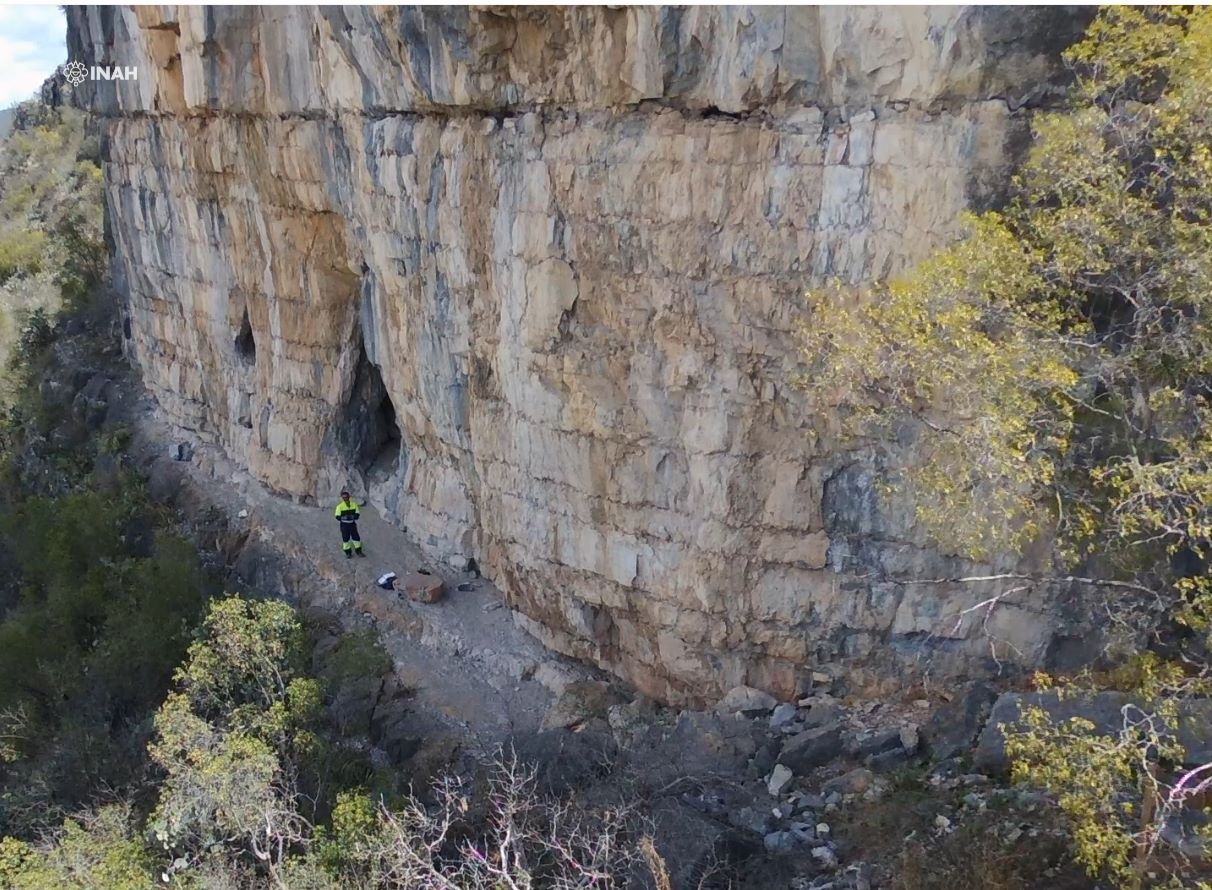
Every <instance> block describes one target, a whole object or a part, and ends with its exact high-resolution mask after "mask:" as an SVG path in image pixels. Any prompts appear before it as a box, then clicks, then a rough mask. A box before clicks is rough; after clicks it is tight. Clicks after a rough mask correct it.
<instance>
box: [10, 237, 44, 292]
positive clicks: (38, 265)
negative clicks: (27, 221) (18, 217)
mask: <svg viewBox="0 0 1212 890" xmlns="http://www.w3.org/2000/svg"><path fill="white" fill-rule="evenodd" d="M46 240H47V239H46V232H43V231H42V230H40V229H10V230H8V231H3V232H0V284H4V283H5V282H7V281H8V280H9V279H10V278H13V277H14V276H17V275H33V274H35V273H36V272H39V271H41V269H42V266H43V260H44V258H45V256H46Z"/></svg>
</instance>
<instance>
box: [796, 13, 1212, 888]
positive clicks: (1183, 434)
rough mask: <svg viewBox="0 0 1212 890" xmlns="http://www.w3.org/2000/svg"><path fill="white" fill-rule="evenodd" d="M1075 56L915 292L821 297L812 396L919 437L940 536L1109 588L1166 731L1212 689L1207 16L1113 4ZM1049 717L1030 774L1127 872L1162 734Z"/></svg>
mask: <svg viewBox="0 0 1212 890" xmlns="http://www.w3.org/2000/svg"><path fill="white" fill-rule="evenodd" d="M1066 59H1067V61H1068V63H1069V64H1070V66H1071V68H1072V71H1073V75H1074V83H1073V87H1072V90H1071V101H1070V103H1069V107H1067V108H1065V109H1063V110H1061V111H1056V112H1049V113H1042V114H1039V115H1037V116H1036V118H1035V119H1034V122H1033V129H1034V136H1035V139H1034V143H1033V145H1032V147H1031V150H1030V153H1029V155H1028V157H1027V158H1026V160H1025V162H1024V164H1023V166H1022V168H1021V171H1020V172H1019V174H1018V175H1017V176H1016V177H1015V178H1014V181H1013V184H1012V195H1011V198H1010V200H1009V201H1008V203H1007V205H1006V206H1005V207H1004V209H1002V210H1000V211H996V212H987V213H983V214H980V215H976V216H972V217H969V218H968V219H967V221H966V225H967V233H966V234H965V235H964V237H962V238H961V239H960V240H959V241H958V242H957V243H955V244H954V245H952V246H951V247H949V248H947V249H945V250H942V251H940V252H939V253H938V254H936V255H935V256H934V257H932V258H930V259H929V260H928V261H927V262H925V263H923V264H922V265H921V266H920V267H919V268H917V269H916V270H914V271H913V272H912V273H910V274H909V275H907V276H905V277H903V278H900V279H897V280H895V281H890V282H886V283H881V284H878V285H877V286H875V287H873V288H871V289H870V290H868V291H866V292H864V293H861V294H851V293H846V292H844V291H843V290H842V289H841V288H833V289H830V290H826V291H822V292H819V293H813V294H810V295H809V302H810V306H811V317H810V318H809V320H808V322H807V323H806V324H805V326H804V329H803V346H804V354H805V356H806V358H807V359H808V361H809V362H810V363H811V364H812V371H811V372H810V374H809V375H808V376H807V378H806V380H805V386H806V387H807V389H808V390H809V391H810V392H811V393H812V395H813V396H814V398H815V399H816V400H817V401H818V402H819V403H821V404H822V405H830V404H831V405H834V406H836V408H837V410H838V411H839V412H840V414H841V415H842V417H843V426H844V431H845V432H846V433H847V434H848V435H850V436H853V437H859V438H864V439H868V440H876V439H881V438H887V436H888V435H889V434H890V433H896V434H897V435H898V436H900V437H901V439H902V441H904V440H906V439H909V440H913V441H915V442H916V448H917V453H918V460H917V462H916V464H915V466H913V467H912V468H907V469H905V470H903V471H902V472H900V473H899V475H898V476H897V478H896V479H895V484H896V485H898V486H900V487H901V488H902V489H903V490H905V491H908V492H910V493H911V494H912V495H913V497H914V499H915V502H916V504H917V505H918V514H919V518H920V519H921V520H922V522H923V524H924V525H925V527H926V528H928V529H930V530H931V531H932V532H933V533H934V535H935V536H936V537H937V538H938V539H939V540H940V541H947V542H948V543H953V544H957V545H958V547H959V549H961V550H962V551H963V552H965V553H966V554H968V555H971V556H974V557H977V558H989V557H991V556H993V555H995V554H998V553H1000V552H1004V551H1007V550H1010V551H1012V550H1017V549H1021V548H1023V547H1024V546H1025V545H1026V544H1028V543H1029V542H1032V541H1037V540H1041V539H1042V540H1045V541H1050V542H1053V544H1054V546H1053V552H1052V564H1051V570H1050V571H1049V572H1046V573H1044V575H1046V576H1050V577H1052V578H1063V579H1066V580H1067V581H1068V582H1069V583H1071V584H1074V585H1076V586H1077V587H1078V588H1080V589H1084V590H1087V591H1090V592H1091V593H1092V594H1097V596H1098V597H1099V601H1100V603H1099V604H1100V605H1101V607H1103V608H1105V609H1106V610H1107V613H1108V614H1109V615H1111V616H1112V617H1113V621H1114V624H1115V631H1116V632H1115V633H1114V634H1112V640H1111V643H1112V649H1111V650H1110V652H1111V654H1112V655H1118V657H1121V658H1122V657H1127V656H1129V655H1130V654H1131V653H1132V652H1134V651H1137V650H1140V649H1142V648H1144V649H1149V650H1153V651H1154V653H1155V654H1154V655H1153V656H1151V657H1152V658H1154V659H1158V660H1160V662H1164V663H1165V664H1166V665H1168V667H1166V668H1165V669H1164V670H1158V669H1156V667H1157V664H1158V661H1154V662H1150V663H1151V664H1153V665H1154V668H1155V669H1154V670H1153V671H1152V676H1153V682H1151V683H1148V684H1143V685H1138V686H1137V687H1136V691H1137V692H1138V693H1140V695H1141V706H1142V707H1143V708H1145V709H1146V710H1147V711H1149V712H1150V713H1151V714H1152V715H1153V716H1154V717H1156V719H1157V721H1158V722H1157V724H1156V725H1160V726H1165V725H1167V724H1166V721H1167V719H1169V718H1170V716H1171V715H1172V711H1168V708H1169V706H1168V705H1167V704H1166V703H1167V702H1172V701H1174V700H1175V699H1180V698H1182V697H1185V696H1190V695H1194V694H1202V693H1206V692H1207V691H1208V690H1209V682H1208V664H1209V662H1208V645H1209V639H1208V633H1207V631H1208V622H1209V616H1210V615H1212V576H1210V575H1209V573H1208V570H1207V565H1208V563H1207V561H1208V557H1209V545H1210V543H1212V387H1210V386H1209V380H1210V379H1212V376H1210V372H1212V326H1210V325H1209V323H1208V322H1209V312H1212V113H1210V112H1212V10H1209V9H1207V8H1195V9H1190V8H1185V7H1184V8H1180V7H1170V8H1164V9H1145V8H1120V7H1114V8H1108V9H1106V10H1104V11H1103V12H1102V13H1101V14H1100V15H1099V17H1098V18H1097V20H1096V21H1095V22H1094V23H1093V25H1092V26H1091V28H1090V30H1089V32H1088V34H1087V35H1086V37H1085V38H1084V39H1083V40H1082V41H1081V42H1080V43H1078V44H1077V45H1075V46H1074V47H1072V48H1071V49H1070V50H1069V51H1068V53H1067V54H1066ZM1028 580H1031V579H1028ZM1036 580H1041V581H1042V580H1044V579H1043V578H1040V579H1036ZM1091 605H1094V604H1093V603H1091ZM1137 663H1138V666H1139V664H1140V663H1141V662H1139V660H1138V662H1137ZM1038 718H1039V715H1035V719H1034V723H1032V726H1033V731H1034V739H1035V741H1036V742H1039V743H1040V744H1033V743H1031V742H1030V741H1028V742H1026V743H1025V745H1024V746H1020V749H1019V754H1020V755H1021V756H1022V758H1023V761H1022V762H1023V764H1024V768H1023V770H1020V774H1021V775H1024V776H1026V775H1029V776H1030V777H1032V778H1034V779H1036V780H1038V781H1040V782H1042V783H1043V784H1044V785H1046V786H1049V787H1051V788H1053V789H1054V790H1057V791H1058V792H1060V793H1061V800H1062V802H1063V803H1064V804H1066V806H1067V812H1068V814H1069V816H1070V818H1071V820H1072V822H1073V825H1074V831H1075V840H1076V843H1077V847H1078V850H1079V854H1080V855H1081V857H1082V859H1083V861H1084V862H1086V864H1087V865H1088V866H1089V868H1090V870H1091V871H1093V872H1098V871H1104V872H1106V873H1108V874H1110V875H1112V876H1114V877H1116V878H1118V879H1119V880H1120V881H1121V882H1123V883H1125V884H1128V885H1132V884H1135V883H1138V882H1139V881H1140V880H1141V870H1142V865H1141V863H1142V862H1144V861H1147V860H1148V859H1149V857H1150V855H1151V852H1152V850H1153V847H1154V845H1155V843H1156V840H1157V837H1158V834H1159V831H1160V825H1161V820H1162V818H1163V817H1164V816H1165V815H1166V814H1165V813H1163V812H1162V810H1160V809H1156V810H1154V811H1153V812H1152V814H1151V815H1149V817H1148V818H1146V819H1145V820H1144V821H1145V824H1143V826H1142V825H1141V823H1140V822H1139V821H1136V824H1135V827H1133V826H1130V825H1129V824H1128V822H1127V821H1125V820H1116V819H1109V818H1108V809H1107V808H1108V807H1112V808H1113V809H1114V808H1122V807H1123V806H1125V805H1127V806H1131V807H1132V812H1133V813H1135V814H1136V816H1134V817H1133V819H1134V820H1136V819H1137V817H1139V816H1140V814H1141V813H1142V809H1143V810H1145V811H1149V810H1152V809H1153V808H1152V807H1151V806H1148V805H1147V804H1148V801H1149V800H1152V799H1153V798H1154V797H1157V796H1159V795H1160V798H1161V799H1162V800H1168V799H1170V798H1171V792H1173V790H1174V789H1175V788H1176V787H1179V783H1180V781H1181V774H1180V775H1172V776H1171V777H1170V778H1169V779H1166V778H1165V775H1166V771H1165V768H1164V767H1165V763H1166V757H1165V756H1164V755H1165V753H1166V752H1165V751H1158V750H1157V749H1156V748H1155V747H1151V744H1150V743H1151V739H1150V738H1149V737H1148V735H1147V734H1140V733H1136V734H1132V733H1129V734H1128V735H1126V736H1124V737H1123V738H1122V739H1121V740H1120V742H1121V743H1122V746H1123V747H1121V748H1120V749H1118V751H1111V750H1109V749H1099V748H1098V746H1097V743H1095V742H1094V741H1093V740H1092V733H1091V731H1090V729H1089V727H1080V726H1070V727H1067V728H1063V729H1062V730H1060V731H1058V733H1054V734H1051V735H1049V734H1048V732H1049V731H1047V729H1046V726H1045V724H1044V723H1041V722H1040V721H1039V719H1038ZM1066 759H1068V760H1069V761H1070V762H1069V763H1068V764H1067V765H1066ZM1159 762H1160V766H1159ZM1171 762H1173V761H1171ZM1078 763H1081V764H1083V765H1084V766H1083V768H1082V769H1081V770H1079V771H1078V773H1077V774H1076V775H1078V776H1079V777H1080V782H1079V783H1074V782H1071V781H1069V779H1071V778H1072V777H1073V776H1074V775H1075V774H1074V772H1073V769H1072V767H1073V765H1074V764H1078ZM1159 769H1160V771H1158V770H1159ZM1066 777H1069V778H1066ZM1067 782H1068V784H1067ZM1151 784H1158V785H1160V786H1161V787H1160V788H1156V789H1154V790H1148V789H1149V787H1150V785H1151ZM1198 784H1199V783H1198V782H1195V783H1192V784H1191V785H1190V786H1183V787H1182V788H1181V789H1180V791H1179V792H1178V794H1179V797H1180V798H1182V799H1190V797H1191V795H1190V792H1193V791H1194V790H1195V789H1196V787H1197V786H1198ZM1081 785H1084V786H1085V787H1084V790H1083V788H1082V787H1079V786H1081ZM1142 789H1145V790H1143V791H1142ZM1133 798H1135V802H1133ZM1180 802H1181V801H1180ZM1118 811H1119V812H1124V810H1122V809H1120V810H1118ZM1129 821H1131V820H1129ZM1108 833H1113V834H1115V835H1116V837H1115V838H1108V837H1107V835H1108ZM1133 850H1136V851H1137V853H1135V854H1132V855H1129V854H1130V853H1131V851H1133ZM1126 851H1127V852H1126Z"/></svg>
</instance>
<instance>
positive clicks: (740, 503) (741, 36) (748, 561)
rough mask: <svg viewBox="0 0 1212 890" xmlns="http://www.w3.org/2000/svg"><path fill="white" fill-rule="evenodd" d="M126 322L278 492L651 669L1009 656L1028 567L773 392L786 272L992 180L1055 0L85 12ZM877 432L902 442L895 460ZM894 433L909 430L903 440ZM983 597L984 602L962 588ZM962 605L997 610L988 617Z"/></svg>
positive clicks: (754, 681) (986, 194) (1031, 79)
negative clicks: (979, 566) (344, 494)
mask: <svg viewBox="0 0 1212 890" xmlns="http://www.w3.org/2000/svg"><path fill="white" fill-rule="evenodd" d="M68 20H69V32H70V33H69V48H70V50H71V53H72V55H73V57H76V58H81V59H82V60H84V61H85V62H86V64H114V65H124V66H127V65H136V66H138V71H139V73H138V78H137V79H136V80H128V81H123V82H86V83H84V84H83V85H81V86H80V87H78V88H77V89H76V90H75V93H74V95H75V101H77V102H78V103H80V104H83V105H86V106H89V107H91V108H92V109H93V110H94V111H95V112H96V113H97V114H98V115H100V116H101V117H102V119H103V131H104V138H105V157H106V163H105V175H106V189H107V196H108V220H109V231H110V235H111V238H112V244H113V253H114V264H113V267H114V273H115V282H116V284H117V286H118V287H119V289H120V290H121V292H122V293H123V294H124V296H125V300H126V307H127V319H126V325H125V331H126V334H127V338H128V339H127V347H126V348H127V351H128V353H129V355H130V356H131V357H132V359H133V360H134V361H135V362H136V363H137V364H138V366H139V367H140V369H141V371H142V374H143V378H144V380H145V382H146V385H147V386H148V387H149V388H150V390H151V391H152V393H153V394H154V395H155V397H156V399H157V401H158V403H159V405H160V407H161V408H162V410H163V412H164V414H165V416H166V417H167V418H168V419H169V420H171V422H172V423H173V424H175V425H176V426H177V427H178V428H180V429H182V430H184V431H187V432H189V433H190V434H192V435H195V436H197V437H198V438H200V439H202V440H205V441H207V442H210V443H213V444H216V445H218V446H220V447H221V448H222V449H224V451H225V452H226V453H227V454H228V455H230V456H231V457H232V458H233V459H234V460H235V461H237V462H238V463H240V464H242V465H244V466H246V467H247V468H248V469H249V470H250V471H251V472H252V474H254V476H255V477H256V478H258V479H260V480H261V481H263V482H264V483H265V484H266V485H268V486H270V487H271V488H272V489H274V490H277V491H279V492H282V493H284V494H288V495H291V496H293V497H295V498H298V499H301V500H303V501H305V502H306V501H310V500H316V501H320V502H326V501H327V500H328V499H330V498H331V497H332V496H333V495H334V494H335V492H337V491H338V490H339V488H340V487H341V486H343V485H350V486H351V487H352V488H354V489H355V491H357V492H358V493H359V494H365V496H367V497H368V498H369V500H370V501H371V503H372V504H373V505H374V506H375V507H377V508H378V509H379V510H380V511H381V512H382V513H383V514H384V515H385V516H386V517H387V518H388V519H389V520H390V521H392V522H394V523H396V524H400V525H403V526H405V527H406V528H407V529H408V530H409V532H410V533H411V534H412V535H413V536H415V538H416V539H417V540H418V541H419V542H420V543H421V544H422V545H423V546H424V547H425V548H427V549H428V550H429V551H430V552H431V553H433V554H435V555H441V556H448V557H451V558H454V559H460V560H465V559H468V558H474V559H475V560H476V562H477V564H478V566H479V567H480V569H481V570H482V571H483V572H484V574H485V575H487V576H488V577H491V578H493V579H494V580H495V581H496V582H497V584H498V585H499V586H500V587H501V588H502V589H503V590H504V591H505V593H506V596H507V597H508V601H509V604H510V605H511V606H512V607H513V608H514V609H516V610H517V612H518V613H520V616H521V617H520V619H519V620H521V621H523V622H524V623H525V625H526V626H527V627H528V628H529V629H530V630H532V631H533V632H534V633H535V634H537V635H538V636H539V637H540V638H542V639H543V640H544V641H545V642H547V643H548V644H549V645H551V646H553V647H555V648H557V649H559V650H561V651H563V652H566V653H569V654H572V655H575V656H577V657H580V658H583V659H587V660H590V661H593V662H595V663H597V664H599V665H601V666H603V667H606V668H608V669H610V670H612V671H614V672H616V673H618V674H620V675H621V676H623V677H625V678H627V679H628V680H630V681H632V682H634V683H635V684H636V685H637V686H639V687H640V688H642V689H643V690H644V691H645V692H647V693H649V694H651V695H654V696H656V697H659V698H662V699H665V700H673V701H692V700H702V699H710V698H712V697H713V696H718V694H719V693H720V692H721V691H722V690H726V689H729V688H731V687H733V686H736V685H738V684H742V683H745V684H749V685H752V686H756V687H760V688H762V689H766V690H770V691H772V692H774V693H776V694H777V695H779V696H781V697H788V696H791V695H794V694H796V693H797V692H803V691H804V685H805V680H804V678H805V677H810V669H811V668H814V667H816V668H819V667H820V666H822V665H828V664H834V663H836V664H838V665H840V666H841V667H842V668H844V669H845V670H846V671H847V672H848V675H849V676H851V677H853V678H864V677H865V678H879V677H884V678H892V679H894V680H898V681H899V680H904V679H905V678H907V677H909V676H912V675H913V674H912V672H905V670H904V669H905V668H906V667H910V666H918V667H921V668H923V669H925V668H929V669H930V670H933V671H936V672H938V673H940V674H944V675H945V674H948V673H954V672H958V671H964V672H971V671H975V670H980V669H983V668H984V667H985V666H986V664H987V663H988V662H989V660H990V659H989V657H990V655H991V654H992V655H993V656H994V657H996V658H998V659H1006V660H1008V661H1011V662H1014V661H1017V662H1020V663H1023V664H1033V663H1038V662H1039V661H1041V660H1042V659H1044V658H1045V656H1046V653H1047V650H1048V647H1049V645H1050V642H1051V641H1052V638H1053V636H1054V626H1053V624H1054V621H1053V617H1052V616H1053V611H1052V610H1053V608H1054V607H1053V605H1052V600H1051V598H1050V597H1049V596H1048V595H1047V594H1046V593H1045V592H1042V591H1026V592H1020V593H1017V594H1016V595H1015V596H1014V597H1008V598H1007V599H1006V600H1005V601H1003V602H1000V603H999V604H998V607H997V608H996V609H995V610H992V611H990V610H986V611H985V612H980V611H979V610H978V611H976V612H970V613H965V612H964V610H965V609H968V608H969V607H972V606H974V605H976V604H977V603H979V602H980V601H981V600H983V599H985V598H987V597H989V596H990V594H991V592H992V591H993V589H992V588H989V587H984V588H980V587H977V588H972V587H965V586H962V585H946V584H943V585H906V584H904V583H903V582H904V581H906V580H911V579H921V578H933V577H953V576H954V575H955V574H957V573H959V572H961V571H963V570H964V569H965V568H966V567H964V566H961V565H960V564H959V563H958V562H957V561H956V560H954V559H952V558H949V557H947V556H946V555H945V554H943V553H941V552H939V551H937V550H933V549H930V548H929V547H927V546H925V544H924V542H923V541H922V540H921V539H920V536H919V535H918V533H917V532H916V530H915V529H914V527H913V523H912V511H911V510H909V509H908V508H907V506H906V505H903V504H896V503H893V502H889V501H887V500H882V499H881V498H880V497H878V496H877V489H876V487H875V484H874V480H875V478H876V475H877V474H878V471H879V469H878V468H879V462H878V459H877V458H876V457H874V456H873V455H874V454H875V453H876V452H873V451H870V450H862V449H854V448H852V447H848V446H844V445H842V444H840V443H839V442H838V441H837V440H836V437H835V435H834V424H833V423H832V421H831V417H830V413H829V410H828V406H820V405H812V404H808V403H806V402H805V400H804V398H803V396H802V395H801V394H800V392H799V391H798V390H796V389H795V387H794V386H793V382H794V379H795V377H796V375H797V374H798V373H801V368H800V365H799V356H798V355H797V352H796V348H795V340H794V329H795V326H796V324H797V319H798V318H799V313H800V307H801V304H802V300H801V294H802V293H803V291H804V290H805V289H806V288H809V287H811V286H814V285H818V284H820V283H822V282H826V281H829V280H833V279H840V280H842V281H845V282H851V283H859V282H864V281H870V280H872V279H875V278H879V277H881V276H886V275H889V274H893V273H896V272H897V271H899V270H902V269H904V268H905V267H906V266H907V265H908V264H910V263H912V262H913V261H914V260H916V259H918V258H920V257H921V256H923V255H924V254H925V253H926V252H927V251H928V250H929V249H930V248H931V247H933V246H935V245H937V244H939V243H941V242H943V241H945V240H946V239H947V238H948V237H951V236H953V235H954V233H955V232H956V231H957V227H958V224H959V216H960V213H961V211H962V210H963V209H964V208H965V207H968V206H971V205H972V204H973V203H977V204H980V203H983V202H988V201H991V200H995V199H996V198H997V194H998V190H999V188H1000V186H1001V184H1002V183H1004V182H1005V180H1006V175H1007V170H1008V168H1009V166H1010V165H1011V164H1012V163H1013V160H1014V157H1015V154H1016V150H1017V149H1016V146H1020V145H1021V144H1022V143H1023V137H1024V136H1025V134H1026V133H1027V127H1028V125H1029V113H1030V108H1031V107H1033V106H1036V105H1038V104H1040V103H1041V102H1046V101H1048V99H1049V97H1050V96H1052V95H1054V89H1055V84H1056V78H1057V77H1058V74H1059V61H1058V60H1059V50H1060V49H1061V48H1062V47H1063V46H1064V45H1066V43H1068V42H1069V41H1070V40H1072V39H1073V38H1074V37H1075V36H1076V33H1077V32H1078V31H1079V30H1080V26H1081V24H1082V22H1081V21H1080V15H1078V14H1075V13H1073V12H1071V11H1065V10H1057V9H1053V10H1029V9H1022V10H999V9H995V8H965V7H955V8H946V9H943V8H937V9H935V8H893V7H886V8H860V7H849V8H795V9H793V8H787V9H782V8H776V7H763V8H726V7H722V8H708V7H700V8H672V7H636V8H606V7H592V8H589V7H584V8H576V7H568V8H556V7H548V8H533V9H532V8H506V7H461V8H437V7H427V8H407V7H403V8H370V7H356V8H339V7H324V8H313V7H272V8H271V7H265V8H257V7H209V8H205V7H172V6H149V7H135V8H124V7H87V8H86V7H75V8H71V9H70V10H69V14H68ZM894 450H895V449H894ZM905 459H911V454H909V455H907V456H906V457H905ZM974 616H975V617H974ZM982 619H987V620H982Z"/></svg>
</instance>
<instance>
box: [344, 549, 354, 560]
mask: <svg viewBox="0 0 1212 890" xmlns="http://www.w3.org/2000/svg"><path fill="white" fill-rule="evenodd" d="M345 558H346V559H353V551H352V550H346V551H345Z"/></svg>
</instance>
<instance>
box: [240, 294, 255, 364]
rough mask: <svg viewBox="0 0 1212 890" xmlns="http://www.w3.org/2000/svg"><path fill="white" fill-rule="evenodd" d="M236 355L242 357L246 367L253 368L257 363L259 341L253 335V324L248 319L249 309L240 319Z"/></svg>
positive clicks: (241, 359)
mask: <svg viewBox="0 0 1212 890" xmlns="http://www.w3.org/2000/svg"><path fill="white" fill-rule="evenodd" d="M236 355H238V356H239V357H240V361H241V362H243V364H244V366H245V367H248V368H251V367H252V366H253V365H255V364H256V363H257V341H256V339H255V338H254V337H253V329H252V324H251V323H250V322H249V320H248V309H245V310H244V317H243V318H242V319H240V331H239V333H237V334H236Z"/></svg>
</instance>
